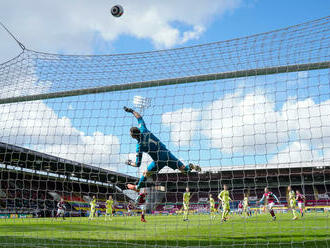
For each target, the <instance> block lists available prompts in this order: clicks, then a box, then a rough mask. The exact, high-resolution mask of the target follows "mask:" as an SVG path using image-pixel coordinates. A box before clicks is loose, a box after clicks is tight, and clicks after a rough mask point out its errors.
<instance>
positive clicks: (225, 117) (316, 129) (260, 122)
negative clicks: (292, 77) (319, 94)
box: [162, 90, 330, 163]
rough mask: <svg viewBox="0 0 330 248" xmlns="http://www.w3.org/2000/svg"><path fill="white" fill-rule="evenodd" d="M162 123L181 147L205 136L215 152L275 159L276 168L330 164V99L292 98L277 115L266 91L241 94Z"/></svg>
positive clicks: (169, 116) (185, 111)
mask: <svg viewBox="0 0 330 248" xmlns="http://www.w3.org/2000/svg"><path fill="white" fill-rule="evenodd" d="M191 113H194V114H193V115H192V114H191ZM162 123H163V124H164V125H166V126H169V127H170V133H171V141H172V142H173V143H174V144H175V145H177V146H183V145H191V141H192V140H193V139H194V137H196V135H199V133H201V134H202V135H203V136H204V137H206V138H207V139H208V140H209V142H210V146H211V147H212V148H217V149H219V150H221V152H223V153H225V154H243V155H272V154H275V155H274V157H273V158H272V159H271V162H273V163H274V162H279V163H286V162H308V161H312V160H317V159H322V158H323V159H330V100H327V101H324V102H321V103H315V102H314V101H313V100H312V99H311V98H308V99H305V100H301V101H298V100H291V99H289V100H288V101H287V102H285V103H284V105H283V107H282V108H281V109H279V110H276V108H275V102H274V101H273V100H272V99H270V98H268V97H267V96H266V94H265V93H264V92H263V91H261V90H256V91H255V92H253V93H249V94H247V95H244V96H243V95H242V92H241V91H240V90H238V91H237V92H235V93H233V94H227V95H225V96H224V97H223V98H220V99H218V100H216V101H214V102H213V103H211V104H210V105H208V106H206V107H205V108H203V109H202V110H201V109H179V110H177V111H175V112H169V113H166V114H164V115H163V116H162ZM282 147H286V148H284V149H283V148H282ZM322 153H323V157H322Z"/></svg>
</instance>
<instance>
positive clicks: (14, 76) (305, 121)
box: [0, 17, 330, 248]
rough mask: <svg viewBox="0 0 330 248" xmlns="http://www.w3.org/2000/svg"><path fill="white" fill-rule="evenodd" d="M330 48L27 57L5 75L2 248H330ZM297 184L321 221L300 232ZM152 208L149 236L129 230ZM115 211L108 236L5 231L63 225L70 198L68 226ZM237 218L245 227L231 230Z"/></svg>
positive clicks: (290, 40) (310, 38)
mask: <svg viewBox="0 0 330 248" xmlns="http://www.w3.org/2000/svg"><path fill="white" fill-rule="evenodd" d="M329 37H330V19H329V17H325V18H322V19H318V20H314V21H310V22H308V23H304V24H300V25H296V26H293V27H288V28H284V29H280V30H276V31H270V32H267V33H263V34H259V35H253V36H249V37H244V38H238V39H234V40H228V41H224V42H214V43H210V44H204V45H197V46H193V47H186V48H180V49H171V50H161V51H153V52H146V53H130V54H116V55H111V56H109V55H107V56H105V55H100V56H84V55H75V56H71V55H57V54H47V53H42V52H37V51H32V50H29V49H27V48H24V49H23V51H22V53H20V54H19V55H18V56H17V57H15V58H13V59H12V60H10V61H8V62H6V63H3V64H0V86H1V87H0V138H1V140H0V161H1V164H0V173H1V174H0V178H1V180H0V194H1V197H0V226H1V227H2V226H4V234H3V235H2V233H1V234H0V247H22V246H28V247H30V246H31V247H38V246H44V247H63V246H65V247H95V246H98V247H156V246H157V247H176V248H177V247H180V246H185V247H188V246H189V247H196V248H197V247H205V248H206V247H208V248H210V247H221V246H223V247H232V248H234V247H272V246H274V247H282V246H283V247H329V244H330V239H329V235H328V234H329V224H328V223H329V216H328V215H327V214H326V213H323V212H325V211H326V210H327V209H329V206H330V201H329V200H326V201H322V202H321V201H317V199H316V197H318V198H319V197H324V198H326V197H328V196H329V188H330V185H329V180H328V179H329V175H330V152H329V151H330V128H329V123H330V121H329V116H330V87H329V85H330V83H329V78H330V77H329V68H330V54H329V47H330V39H329ZM124 106H126V107H127V108H124V109H126V110H127V112H125V111H124V109H123V107H124ZM133 106H134V110H137V111H132V110H131V109H130V108H131V107H133ZM151 107H152V108H153V111H152V112H151V111H150V112H151V113H148V115H144V116H143V113H144V112H147V111H146V110H147V109H148V108H151ZM68 110H69V111H68ZM137 112H139V113H140V114H141V115H142V116H141V115H140V114H139V113H137ZM133 118H134V119H133ZM135 118H136V119H137V120H135ZM132 124H133V125H132ZM132 138H133V139H132ZM137 142H138V147H137V148H138V149H136V144H137ZM14 146H16V148H14ZM141 147H142V148H141ZM152 149H153V150H152ZM141 150H143V151H144V155H143V154H142V152H141ZM151 150H152V151H151ZM136 151H137V152H136ZM146 153H147V154H148V155H150V160H153V161H150V162H151V163H150V164H149V165H148V166H146V163H144V162H145V161H146V158H147V156H148V155H147V154H146ZM136 155H137V156H136ZM142 155H143V156H142ZM172 155H173V156H172ZM133 157H134V159H132V161H125V159H126V158H127V159H128V158H133ZM177 158H182V159H181V160H182V161H187V163H183V162H182V161H180V160H179V159H177ZM142 161H143V163H141V162H142ZM188 161H189V162H194V164H190V163H189V162H188ZM125 162H126V163H127V162H128V163H127V164H125ZM181 162H182V163H181ZM2 164H6V165H5V166H4V165H2ZM129 165H131V166H132V167H130V166H129ZM136 165H141V166H140V167H139V170H141V172H142V171H143V172H144V171H145V170H148V168H149V169H150V168H151V169H150V170H149V171H147V172H146V173H140V174H138V173H137V172H136ZM179 165H180V166H179ZM198 165H200V166H201V168H202V172H201V173H200V171H199V170H196V168H199V169H200V167H198ZM22 167H23V169H22ZM169 167H171V168H169ZM24 168H26V169H24ZM34 168H35V169H36V171H35V172H34V171H33V170H32V169H34ZM193 168H195V171H193V172H192V169H193ZM173 169H180V170H181V171H182V172H184V173H181V172H180V174H178V173H179V172H178V170H173ZM41 170H46V171H48V172H49V173H44V172H40V171H41ZM33 173H34V174H33ZM44 174H47V175H44ZM70 175H71V176H72V177H70ZM137 175H139V176H140V178H137ZM289 184H291V187H292V190H296V191H300V193H299V192H298V193H296V194H297V196H299V198H297V201H298V203H300V204H298V207H299V211H300V213H301V215H304V200H303V199H304V196H303V195H306V201H308V202H307V203H308V204H306V208H308V211H315V212H313V213H312V214H309V213H308V212H307V213H306V214H305V215H304V218H303V219H300V220H299V221H298V222H289V221H291V218H292V215H291V213H294V214H296V213H295V212H292V211H290V213H285V212H286V211H287V209H288V206H289V207H290V208H291V210H293V211H295V207H296V206H295V204H294V202H295V201H294V199H293V196H294V193H295V192H291V191H292V190H291V191H290V192H286V190H287V189H289V187H288V185H289ZM129 185H131V186H132V185H133V188H132V187H130V186H129ZM137 185H140V186H139V188H138V187H137ZM141 185H143V186H144V187H145V188H144V187H143V186H141ZM224 185H227V186H226V187H224ZM134 186H136V187H135V188H134ZM187 186H188V188H187ZM265 186H269V188H267V189H265ZM146 187H147V188H146ZM128 188H130V190H129V189H128ZM224 188H226V189H227V188H228V190H223V189H224ZM134 190H135V191H134ZM139 190H140V191H139ZM138 191H139V192H138ZM144 191H145V192H144ZM220 191H221V192H222V194H219V193H220ZM266 191H267V192H268V193H267V192H266ZM288 191H289V190H288ZM50 192H52V194H50ZM144 193H145V194H147V195H148V196H147V198H148V197H150V198H149V199H147V200H146V201H145V202H148V204H149V205H148V206H147V207H146V211H148V213H150V215H148V216H147V218H150V222H149V223H143V226H142V225H139V224H137V223H136V218H132V219H129V218H127V219H122V218H124V217H122V216H121V214H123V215H125V213H127V211H126V210H127V208H130V207H129V206H128V201H130V202H131V201H135V200H136V199H137V200H140V202H139V201H137V203H136V204H132V205H136V206H133V207H136V209H134V211H133V212H136V211H139V210H138V208H139V207H140V206H139V204H140V203H141V199H142V200H145V196H144V197H140V196H141V195H140V194H144ZM265 193H267V194H266V195H265ZM286 193H290V194H288V196H289V197H291V198H292V199H290V200H289V201H288V200H287V199H286ZM301 193H302V194H301ZM219 195H220V198H221V202H222V203H223V204H221V203H220V201H219V199H218V196H219ZM263 195H264V196H265V197H264V199H266V201H267V204H265V203H261V202H260V199H262V196H263ZM110 196H111V197H112V198H113V200H114V202H116V204H115V205H116V209H114V210H116V212H117V216H116V217H115V218H113V220H112V222H111V223H110V222H107V223H106V226H107V228H104V227H105V226H104V224H105V223H104V219H103V218H102V221H99V220H100V219H94V220H91V221H89V222H88V221H87V219H86V218H82V219H79V221H61V222H56V223H55V222H54V221H50V220H48V219H43V220H42V221H40V223H39V220H38V219H37V218H36V219H35V220H33V221H29V220H26V219H20V220H17V219H16V220H14V221H11V220H8V218H14V217H15V218H17V217H21V218H24V215H22V214H21V210H22V209H24V211H25V210H26V211H27V212H28V213H29V214H30V213H31V214H33V213H34V211H35V210H36V209H42V210H44V213H45V215H46V216H47V217H51V213H52V212H54V210H56V209H55V208H56V207H54V206H55V204H53V202H52V201H51V200H54V201H57V200H58V199H59V198H60V197H63V198H64V199H66V200H67V202H66V204H67V205H70V208H69V207H68V209H70V211H72V212H71V213H70V215H71V216H73V215H75V214H77V215H79V216H81V215H82V216H83V217H86V216H88V213H89V212H91V211H90V210H91V209H92V208H94V210H95V206H96V208H97V211H100V212H101V213H105V212H106V210H105V209H104V206H106V205H107V204H106V199H109V198H111V197H110ZM275 196H276V198H275ZM49 198H50V199H49ZM277 198H278V200H279V201H280V204H278V202H277V200H276V199H277ZM93 199H94V200H93ZM230 199H232V201H230ZM274 199H275V200H276V201H274ZM299 199H300V200H299ZM207 200H208V202H207ZM271 200H272V201H273V202H271ZM91 201H94V202H91ZM95 201H97V204H95ZM299 201H300V202H299ZM240 202H241V204H240ZM242 202H243V203H244V204H245V205H244V204H242ZM91 203H92V205H90V204H91ZM108 203H109V202H108ZM117 203H118V204H117ZM219 203H220V204H219ZM109 204H110V203H109ZM246 204H247V205H246ZM249 204H250V205H249ZM260 204H263V206H262V208H260ZM320 204H322V205H320ZM323 204H324V205H323ZM36 205H38V206H36ZM110 205H111V204H110ZM219 205H222V210H223V213H225V214H224V215H222V214H221V215H219V214H218V213H219V211H218V210H219V209H218V206H219ZM240 205H242V207H243V209H244V208H245V209H244V210H243V212H244V213H245V214H246V215H245V216H244V217H245V218H243V216H240V215H239V214H238V215H235V214H233V215H231V218H227V217H228V216H227V215H228V214H231V213H233V212H234V213H240V212H239V211H238V208H239V207H238V206H240ZM264 205H265V207H267V208H266V210H267V211H269V213H270V214H271V215H272V214H274V215H276V222H275V223H276V224H272V223H270V220H271V218H270V215H268V214H267V215H266V214H263V213H264V212H263V211H264V208H263V207H264ZM92 206H94V207H92ZM107 210H108V209H107ZM182 210H184V214H185V215H184V216H185V218H184V220H185V221H187V219H189V220H190V221H191V222H190V223H191V224H188V225H187V222H185V221H183V220H182V217H181V216H179V215H180V214H181V213H182V212H183V211H182ZM68 211H69V210H68ZM229 211H231V213H230V212H229ZM318 211H322V213H319V212H318ZM191 212H194V213H199V214H194V215H190V213H191ZM211 213H212V219H210V216H211ZM256 213H258V214H256ZM250 214H253V215H252V216H250ZM254 214H256V215H254ZM18 215H19V216H18ZM165 215H166V216H165ZM3 218H7V219H6V220H3ZM165 218H166V219H165ZM245 219H247V220H245ZM273 219H274V220H275V218H273ZM165 220H166V221H165ZM221 220H222V221H223V222H227V223H223V225H221V226H220V222H221ZM228 222H229V223H228ZM155 223H157V225H155ZM45 224H46V225H45ZM99 224H100V228H95V227H96V226H97V225H99ZM19 225H23V226H19ZM31 225H33V228H30V227H31ZM38 225H39V226H40V225H43V228H35V227H38ZM53 225H56V226H58V225H63V228H54V226H53ZM7 227H10V228H7ZM23 227H24V228H23ZM108 227H109V228H108ZM17 230H21V231H19V232H17ZM31 230H33V232H31ZM63 230H66V231H63ZM86 230H87V231H86ZM288 230H289V232H288ZM82 231H84V232H82ZM82 234H83V235H82ZM158 239H159V240H158Z"/></svg>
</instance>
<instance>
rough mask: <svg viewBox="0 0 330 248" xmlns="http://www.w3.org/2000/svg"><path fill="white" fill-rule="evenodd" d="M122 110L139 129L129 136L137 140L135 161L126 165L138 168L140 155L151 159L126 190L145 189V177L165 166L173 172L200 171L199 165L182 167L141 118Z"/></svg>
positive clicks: (140, 160)
mask: <svg viewBox="0 0 330 248" xmlns="http://www.w3.org/2000/svg"><path fill="white" fill-rule="evenodd" d="M124 110H125V111H126V112H128V113H132V114H133V115H134V116H135V118H136V119H137V120H138V124H139V127H132V128H131V129H130V134H131V137H132V138H133V139H136V140H137V142H138V143H137V146H136V160H135V162H133V161H131V160H127V161H126V164H127V165H130V166H133V167H140V166H141V162H142V154H143V153H144V152H145V153H148V154H149V156H150V157H151V158H152V160H153V161H152V162H151V164H150V165H149V166H148V168H147V170H146V171H145V172H143V175H142V176H141V178H140V180H139V182H138V184H137V185H133V184H127V188H128V189H131V190H135V191H139V190H140V188H143V187H145V181H146V179H147V177H149V176H151V175H152V173H157V172H159V171H160V170H161V169H163V168H164V167H165V166H168V167H170V168H172V169H173V170H175V169H179V170H180V171H181V172H190V171H192V170H195V171H197V172H200V171H201V167H200V166H199V165H194V164H191V163H190V164H189V165H184V164H183V163H182V162H181V161H180V160H179V159H177V158H176V157H175V156H174V155H173V154H172V153H171V152H170V151H169V150H168V149H167V148H166V146H165V145H164V144H163V143H162V142H161V141H160V140H159V139H158V138H157V137H156V136H155V135H154V134H153V133H151V132H150V131H149V130H148V129H147V128H146V124H145V123H144V120H143V119H142V116H141V115H140V114H139V113H138V112H136V111H134V110H133V109H131V108H127V107H124Z"/></svg>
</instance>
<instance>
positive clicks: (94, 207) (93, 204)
mask: <svg viewBox="0 0 330 248" xmlns="http://www.w3.org/2000/svg"><path fill="white" fill-rule="evenodd" d="M89 205H90V206H91V211H90V214H89V217H88V219H89V220H92V219H93V218H94V215H95V211H96V197H95V195H94V196H93V199H92V200H91V201H90V203H89Z"/></svg>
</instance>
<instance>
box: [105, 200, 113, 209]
mask: <svg viewBox="0 0 330 248" xmlns="http://www.w3.org/2000/svg"><path fill="white" fill-rule="evenodd" d="M112 205H113V200H107V201H106V202H105V206H106V208H112Z"/></svg>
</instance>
